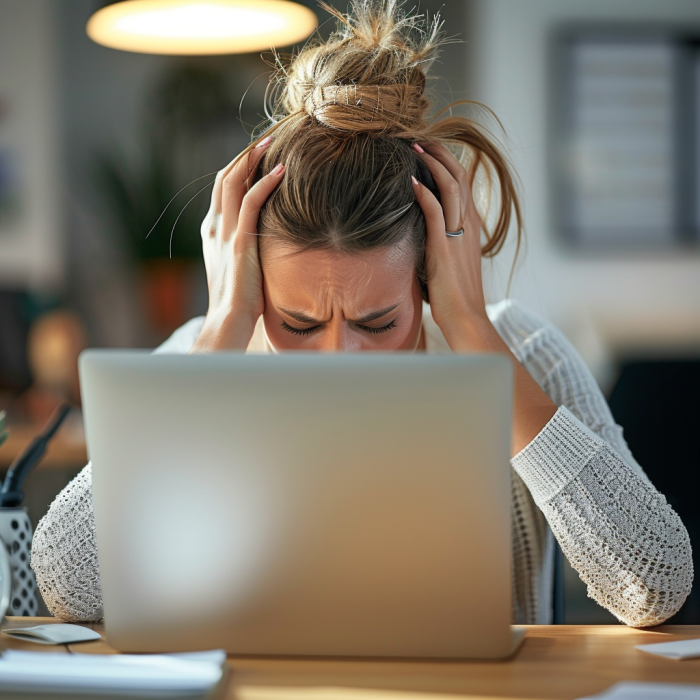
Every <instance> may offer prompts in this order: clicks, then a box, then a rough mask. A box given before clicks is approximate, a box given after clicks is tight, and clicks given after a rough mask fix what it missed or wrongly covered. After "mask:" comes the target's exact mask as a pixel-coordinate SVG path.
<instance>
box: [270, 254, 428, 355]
mask: <svg viewBox="0 0 700 700" xmlns="http://www.w3.org/2000/svg"><path fill="white" fill-rule="evenodd" d="M262 270H263V278H264V293H265V312H264V314H263V321H264V323H265V332H266V333H267V338H268V341H269V342H270V344H271V345H272V347H273V349H275V350H323V351H328V352H338V351H358V350H409V351H413V350H415V349H416V348H417V346H418V341H419V339H420V331H421V311H422V300H421V294H420V287H419V285H418V281H417V279H416V275H415V268H414V265H413V259H412V256H411V255H409V254H407V253H406V252H404V251H402V250H401V249H400V248H376V249H373V250H370V251H367V252H364V253H360V254H353V255H340V254H337V253H333V252H330V251H326V250H307V251H302V252H299V251H294V250H290V248H289V247H287V246H284V245H279V244H274V243H271V244H267V245H265V251H264V255H263V256H262Z"/></svg>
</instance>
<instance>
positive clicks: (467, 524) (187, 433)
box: [80, 350, 523, 659]
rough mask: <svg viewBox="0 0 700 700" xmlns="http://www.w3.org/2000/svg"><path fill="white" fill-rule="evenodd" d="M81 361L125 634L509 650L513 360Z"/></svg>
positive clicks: (199, 643) (163, 646)
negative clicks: (510, 461)
mask: <svg viewBox="0 0 700 700" xmlns="http://www.w3.org/2000/svg"><path fill="white" fill-rule="evenodd" d="M80 372H81V383H82V394H83V405H84V411H85V420H86V437H87V446H88V454H89V457H90V459H91V461H92V468H93V499H94V510H95V522H96V537H97V545H98V552H99V554H98V559H99V565H100V573H101V583H102V594H103V601H104V613H105V626H106V633H107V638H108V640H109V642H110V644H111V645H112V646H114V647H115V648H116V649H118V650H120V651H128V652H174V651H185V650H198V649H212V648H223V649H225V650H226V651H227V652H229V653H230V654H234V655H256V656H257V655H284V656H287V655H291V656H300V655H302V656H342V657H346V656H350V657H401V658H426V659H428V658H433V659H435V658H444V659H472V658H474V659H476V658H483V659H497V658H505V657H508V656H509V655H511V654H512V653H513V652H514V650H515V649H516V647H517V645H518V643H519V641H520V640H521V638H522V634H523V633H522V631H521V630H518V629H515V628H512V627H511V625H510V623H511V619H512V597H511V580H512V577H511V472H510V470H511V467H510V464H509V456H510V450H509V445H510V417H511V403H512V382H513V377H512V367H511V364H510V362H509V361H508V359H507V358H505V357H502V356H500V355H496V354H494V355H462V356H460V355H412V354H401V353H397V354H386V353H385V354H370V353H358V354H318V353H309V354H307V353H286V354H281V355H269V356H265V355H244V354H236V353H230V354H229V353H226V354H213V355H189V356H188V355H151V354H147V353H145V352H139V351H99V350H97V351H87V352H85V353H83V354H82V356H81V359H80Z"/></svg>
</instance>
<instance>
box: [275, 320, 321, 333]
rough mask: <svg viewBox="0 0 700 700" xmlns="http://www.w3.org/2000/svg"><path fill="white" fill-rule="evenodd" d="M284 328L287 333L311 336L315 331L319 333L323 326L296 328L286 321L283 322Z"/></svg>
mask: <svg viewBox="0 0 700 700" xmlns="http://www.w3.org/2000/svg"><path fill="white" fill-rule="evenodd" d="M281 325H282V328H284V330H285V331H287V333H293V334H294V335H311V334H312V333H313V332H314V331H317V330H318V329H319V328H320V327H321V326H320V325H318V326H311V328H294V326H290V325H289V324H288V323H287V322H286V321H282V324H281Z"/></svg>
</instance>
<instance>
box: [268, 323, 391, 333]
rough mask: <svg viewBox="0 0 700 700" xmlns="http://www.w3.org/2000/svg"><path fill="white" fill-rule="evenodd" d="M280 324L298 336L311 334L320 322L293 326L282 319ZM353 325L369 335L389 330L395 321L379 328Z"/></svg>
mask: <svg viewBox="0 0 700 700" xmlns="http://www.w3.org/2000/svg"><path fill="white" fill-rule="evenodd" d="M281 326H282V328H283V329H284V330H285V331H287V333H292V334H293V335H300V336H307V335H311V334H312V333H315V332H316V331H317V330H318V329H319V328H321V324H319V325H316V326H311V327H310V328H295V327H294V326H290V325H289V324H288V323H287V322H286V321H282V323H281ZM355 327H356V328H359V329H360V330H362V331H364V332H365V333H370V334H371V335H377V334H378V333H386V332H387V331H390V330H391V329H392V328H396V321H395V320H393V321H390V322H389V323H387V324H386V325H385V326H380V327H379V328H372V327H371V326H363V325H361V324H359V323H356V324H355Z"/></svg>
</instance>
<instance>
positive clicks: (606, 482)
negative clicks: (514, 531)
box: [494, 302, 693, 627]
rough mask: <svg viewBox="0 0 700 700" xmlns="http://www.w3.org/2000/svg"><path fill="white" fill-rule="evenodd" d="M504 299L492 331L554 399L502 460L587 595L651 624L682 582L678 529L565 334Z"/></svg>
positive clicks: (683, 590) (639, 623)
mask: <svg viewBox="0 0 700 700" xmlns="http://www.w3.org/2000/svg"><path fill="white" fill-rule="evenodd" d="M504 304H505V308H504V310H503V311H502V313H500V314H499V315H498V316H497V318H496V319H495V320H494V325H495V327H496V328H497V330H498V333H499V334H500V335H501V336H502V337H503V339H504V341H505V342H506V343H507V344H508V345H509V346H510V347H511V348H512V351H513V353H514V355H515V356H516V357H517V360H518V362H519V364H520V366H521V367H522V368H523V369H524V370H527V371H528V373H529V374H531V375H532V377H533V380H536V383H537V384H538V386H539V387H541V390H542V391H543V392H544V393H546V394H547V395H548V396H549V397H550V398H551V399H552V400H553V401H554V403H555V404H556V405H558V406H560V408H559V409H558V410H557V412H556V413H555V414H554V416H553V417H552V418H551V419H550V420H549V421H548V422H547V424H546V425H545V426H544V427H543V429H542V430H541V431H540V432H539V433H538V434H537V435H536V436H535V437H534V439H533V440H532V441H531V442H530V443H529V444H528V445H526V446H525V447H524V449H522V450H521V451H520V452H519V453H518V454H516V455H515V456H514V457H513V459H512V460H511V464H512V465H513V468H514V469H515V470H516V472H517V473H518V474H519V476H520V477H521V478H522V480H523V481H524V482H525V484H526V486H527V487H528V489H529V490H530V493H531V494H532V496H533V499H534V501H535V503H536V504H537V506H538V507H539V508H540V509H541V510H542V512H543V513H544V515H545V517H546V518H547V521H548V522H549V525H550V527H551V528H552V531H553V533H554V535H555V537H556V538H557V540H558V541H559V544H560V545H561V548H562V551H563V552H564V554H565V555H566V557H567V559H568V560H569V562H570V563H571V565H572V566H573V568H574V569H576V571H577V572H578V574H579V576H580V577H581V579H582V580H583V581H584V583H585V584H586V585H587V587H588V595H589V596H590V597H591V598H593V599H594V600H596V601H597V602H598V603H600V605H602V606H603V607H605V608H607V609H608V610H610V612H612V613H613V614H614V615H615V616H616V617H617V618H618V619H619V620H621V621H622V622H624V623H626V624H628V625H632V626H635V627H649V626H652V625H658V624H660V623H662V622H664V621H665V620H666V619H668V618H669V617H671V615H673V614H674V613H676V612H677V611H678V610H679V609H680V607H681V606H682V605H683V602H684V601H685V599H686V597H687V596H688V593H689V592H690V589H691V585H692V582H693V564H692V557H691V548H690V540H689V538H688V534H687V532H686V529H685V527H684V526H683V523H682V522H681V520H680V518H679V517H678V515H677V514H676V513H675V511H674V510H673V509H672V508H671V506H670V505H669V504H668V503H667V501H666V499H665V498H664V497H663V495H661V494H660V493H659V492H658V491H657V490H656V489H655V488H654V487H653V485H652V484H651V483H650V481H649V479H648V478H647V477H646V475H645V474H644V472H643V471H642V469H641V467H640V466H639V465H638V464H637V462H636V461H635V460H634V458H633V457H632V455H631V453H630V451H629V448H628V447H627V443H626V442H625V440H624V437H623V435H622V429H621V428H620V426H618V425H617V424H616V423H615V421H614V419H613V416H612V414H611V413H610V409H609V408H608V405H607V402H606V401H605V398H604V397H603V394H602V392H601V391H600V389H599V387H598V385H597V383H596V381H595V379H594V378H593V375H592V374H591V373H590V371H589V370H588V368H587V367H586V365H585V363H584V362H583V360H582V359H581V357H580V356H579V354H578V353H577V352H576V350H575V349H574V347H573V346H572V345H571V343H570V342H569V341H568V340H567V339H566V337H565V336H564V335H563V334H562V333H561V332H560V331H559V330H558V329H557V328H555V327H554V326H552V325H550V324H547V323H546V322H545V321H544V320H543V319H540V318H539V317H537V316H536V315H535V314H532V313H531V312H528V311H526V310H525V309H523V308H522V307H521V306H520V305H518V304H517V303H514V302H505V303H504Z"/></svg>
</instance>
